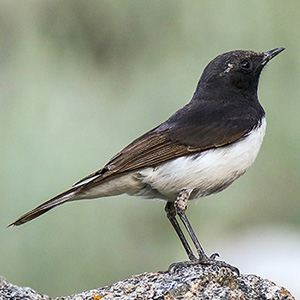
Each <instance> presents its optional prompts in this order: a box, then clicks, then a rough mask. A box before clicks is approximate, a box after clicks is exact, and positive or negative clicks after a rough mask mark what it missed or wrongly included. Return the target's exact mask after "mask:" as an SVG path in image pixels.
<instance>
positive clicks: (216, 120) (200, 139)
mask: <svg viewBox="0 0 300 300" xmlns="http://www.w3.org/2000/svg"><path fill="white" fill-rule="evenodd" d="M283 50H285V48H283V47H279V48H275V49H273V50H270V51H265V52H255V51H252V50H233V51H229V52H225V53H223V54H220V55H218V56H217V57H215V58H214V59H213V60H211V61H210V62H209V63H208V65H207V66H206V67H205V68H204V71H203V73H202V75H201V77H200V79H199V81H198V84H197V86H196V90H195V92H194V94H193V96H192V99H191V100H190V102H189V103H188V104H186V105H185V106H183V107H182V108H180V109H179V110H177V111H176V112H175V113H174V114H173V115H172V116H171V117H169V119H167V120H166V121H165V122H163V123H161V124H160V125H158V126H157V127H155V128H153V129H151V130H150V131H148V132H146V133H145V134H143V135H141V136H140V137H138V138H137V139H135V140H134V141H133V142H131V143H130V144H128V145H127V146H126V147H125V148H123V149H122V150H121V151H120V152H118V153H117V154H116V155H115V156H113V157H112V158H111V159H110V160H109V161H108V163H107V164H106V165H104V167H103V168H101V169H99V170H97V171H96V172H94V173H92V174H90V175H88V176H86V177H84V178H83V179H81V180H79V181H77V182H76V183H75V184H73V186H72V187H71V188H70V189H68V190H67V191H65V192H63V193H61V194H59V195H57V196H55V197H54V198H52V199H50V200H48V201H46V202H44V203H42V204H41V205H39V206H37V207H36V208H34V209H32V210H30V211H29V212H27V213H25V214H24V215H22V216H21V217H20V218H18V219H17V220H16V221H14V222H12V223H11V224H9V225H8V226H18V225H21V224H24V223H26V222H28V221H30V220H32V219H35V218H36V217H38V216H40V215H42V214H44V213H46V212H47V211H49V210H51V209H52V208H54V207H56V206H58V205H61V204H63V203H66V202H70V201H74V200H82V199H93V198H101V197H107V196H115V195H120V194H128V195H131V196H137V197H143V198H149V199H161V200H164V201H166V204H165V212H166V216H167V218H168V219H169V221H170V223H171V225H172V226H173V228H174V229H175V232H176V233H177V235H178V237H179V239H180V241H181V243H182V245H183V248H184V249H185V251H186V254H187V256H188V258H189V261H188V262H191V263H194V262H196V263H199V264H214V263H217V262H222V261H219V260H216V257H217V256H218V254H217V253H215V254H212V255H211V256H208V255H207V254H206V253H205V251H204V249H203V248H202V246H201V244H200V242H199V240H198V238H197V236H196V233H195V231H194V230H193V228H192V226H191V224H190V222H189V220H188V218H187V216H186V210H187V206H188V202H189V201H190V200H194V199H199V198H202V197H205V196H208V195H211V194H214V193H217V192H220V191H222V190H224V189H225V188H226V187H228V186H229V185H230V184H231V183H232V182H234V181H235V180H236V179H237V178H239V177H240V176H241V175H243V174H244V173H245V172H246V170H247V169H248V168H249V167H250V166H251V165H252V164H253V162H254V160H255V159H256V156H257V154H258V152H259V150H260V147H261V144H262V141H263V138H264V135H265V130H266V117H265V111H264V109H263V107H262V106H261V104H260V102H259V100H258V83H259V78H260V74H261V71H262V70H263V69H264V67H265V66H266V64H267V63H268V62H269V61H270V60H271V59H272V58H274V57H275V56H276V55H278V54H279V53H281V52H282V51H283ZM179 221H180V222H181V225H180V223H179ZM182 226H183V228H185V229H186V232H187V233H188V235H189V237H190V240H191V241H192V244H193V245H194V248H195V250H196V252H195V253H194V252H193V250H192V248H191V246H190V244H189V243H188V240H187V238H186V236H185V235H184V233H183V229H182ZM224 264H226V263H225V262H224Z"/></svg>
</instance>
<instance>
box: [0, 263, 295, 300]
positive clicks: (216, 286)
mask: <svg viewBox="0 0 300 300" xmlns="http://www.w3.org/2000/svg"><path fill="white" fill-rule="evenodd" d="M12 297H18V298H12ZM0 299H1V300H6V299H28V300H29V299H45V300H46V299H47V300H48V299H50V298H49V297H48V296H45V295H40V294H37V293H35V292H34V291H33V290H32V289H30V288H20V287H17V286H14V285H12V284H10V283H7V282H6V281H5V280H4V279H3V278H2V280H1V282H0ZM71 299H72V300H100V299H101V300H110V299H120V300H125V299H126V300H127V299H128V300H129V299H145V300H146V299H153V300H154V299H156V300H167V299H168V300H171V299H172V300H177V299H186V300H187V299H207V300H208V299H214V300H227V299H228V300H229V299H230V300H231V299H243V300H248V299H249V300H255V299H265V300H268V299H274V300H281V299H282V300H283V299H285V300H292V299H295V298H294V297H293V296H292V295H291V294H290V292H288V291H287V290H286V289H285V288H283V287H280V286H278V285H276V284H275V283H274V282H272V281H270V280H268V279H262V278H261V277H259V276H256V275H238V274H237V273H236V272H234V271H233V270H231V269H230V268H227V267H219V266H216V265H213V266H200V265H194V266H188V267H181V268H172V269H171V270H170V271H166V272H158V273H143V274H139V275H134V276H132V277H131V278H128V279H125V280H122V281H119V282H116V283H114V284H112V285H110V286H106V287H103V288H98V289H94V290H90V291H86V292H82V293H79V294H77V295H72V296H66V297H57V298H56V300H71Z"/></svg>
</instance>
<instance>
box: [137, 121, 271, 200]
mask: <svg viewBox="0 0 300 300" xmlns="http://www.w3.org/2000/svg"><path fill="white" fill-rule="evenodd" d="M265 130H266V119H265V117H263V118H262V120H261V122H260V124H259V126H257V127H255V128H254V129H253V130H251V131H250V132H249V133H248V134H247V135H246V136H244V137H243V138H241V139H239V140H238V141H236V142H234V143H231V144H229V145H226V146H222V147H218V148H212V149H209V150H206V151H203V152H201V153H197V154H191V155H189V156H183V157H179V158H176V159H173V160H171V161H169V162H166V163H164V164H161V165H159V166H156V167H153V168H146V169H143V170H140V171H139V172H138V177H139V179H140V180H141V181H142V182H143V184H144V189H142V190H140V191H139V192H138V193H137V194H136V195H139V196H144V197H146V198H155V197H156V198H162V199H167V200H175V199H176V197H177V195H178V193H179V191H180V190H181V189H183V188H191V189H193V193H192V195H191V199H196V198H200V197H203V196H206V195H209V194H212V193H216V192H219V191H221V190H223V189H224V188H226V187H227V186H228V185H230V184H231V183H232V182H233V181H234V180H236V179H237V178H238V177H240V176H241V175H242V174H244V173H245V172H246V170H247V169H248V168H249V167H250V166H251V165H252V164H253V162H254V160H255V158H256V156H257V154H258V152H259V149H260V146H261V144H262V141H263V137H264V135H265Z"/></svg>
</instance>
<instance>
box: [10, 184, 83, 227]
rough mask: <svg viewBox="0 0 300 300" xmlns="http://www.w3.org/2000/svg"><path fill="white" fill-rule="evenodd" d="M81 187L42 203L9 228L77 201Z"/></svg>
mask: <svg viewBox="0 0 300 300" xmlns="http://www.w3.org/2000/svg"><path fill="white" fill-rule="evenodd" d="M79 189H80V187H73V188H71V189H69V190H67V191H65V192H63V193H61V194H59V195H57V196H56V197H54V198H52V199H50V200H48V201H46V202H44V203H42V204H41V205H39V206H37V207H36V208H34V209H32V210H31V211H29V212H27V213H26V214H24V215H23V216H21V217H20V218H18V219H17V220H16V221H14V222H12V223H11V224H9V225H8V226H7V227H10V226H19V225H22V224H24V223H26V222H28V221H30V220H32V219H35V218H37V217H38V216H40V215H42V214H44V213H46V212H47V211H48V210H50V209H52V208H54V207H55V206H58V205H61V204H63V203H65V202H67V201H69V200H76V199H78V198H75V197H74V196H75V192H76V191H77V190H79Z"/></svg>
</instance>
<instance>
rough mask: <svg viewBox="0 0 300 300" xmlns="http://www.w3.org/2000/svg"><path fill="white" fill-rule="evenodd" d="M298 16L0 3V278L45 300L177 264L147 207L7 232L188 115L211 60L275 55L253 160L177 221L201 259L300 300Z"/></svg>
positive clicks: (229, 6) (97, 205)
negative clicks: (264, 123) (198, 246)
mask: <svg viewBox="0 0 300 300" xmlns="http://www.w3.org/2000/svg"><path fill="white" fill-rule="evenodd" d="M299 13H300V2H299V1H261V0H255V1H247V2H246V1H231V0H229V1H223V0H216V1H176V0H169V1H166V0H165V1H156V0H152V1H141V0H136V1H133V0H127V1H120V0H119V1H116V0H105V1H104V0H103V1H92V0H86V1H78V0H73V1H71V0H68V1H58V0H57V1H53V0H44V1H34V0H27V1H21V0H20V1H15V0H10V1H1V2H0V39H1V41H0V85H1V86H0V101H1V110H0V126H1V127H0V128H1V129H0V136H1V140H0V147H1V152H0V153H1V156H0V163H1V165H0V169H1V182H0V197H1V202H0V227H1V228H2V229H1V230H0V243H1V246H0V275H3V276H5V277H6V278H7V279H8V280H9V281H10V282H12V283H14V284H17V285H20V286H30V287H32V288H34V289H35V290H37V291H38V292H40V293H46V294H49V295H50V296H59V295H67V294H72V293H76V292H80V291H83V290H87V289H91V288H96V287H100V286H103V285H107V284H111V283H113V282H115V281H117V280H121V279H124V278H127V277H130V276H131V275H133V274H136V273H142V272H146V271H147V272H149V271H157V270H166V269H167V268H168V266H169V265H170V264H171V263H172V262H175V261H180V260H185V259H186V255H185V252H184V251H183V249H182V246H181V245H180V243H179V240H178V238H177V236H176V235H175V232H174V231H173V229H172V228H171V226H170V225H169V223H168V220H167V219H166V218H165V214H164V211H163V206H164V203H163V202H161V201H150V200H143V199H139V198H133V197H127V196H118V197H113V198H104V199H100V200H93V201H79V202H73V203H69V204H66V205H63V206H61V207H59V208H57V209H55V210H53V211H51V212H49V213H47V214H46V215H44V216H43V217H41V218H39V219H36V220H34V221H32V222H30V223H28V224H26V225H24V226H21V227H18V228H9V229H6V228H5V227H6V225H7V224H8V223H10V222H12V221H13V220H14V219H16V218H17V217H19V216H20V215H21V214H23V213H25V212H26V211H28V210H29V209H31V208H33V207H34V206H36V205H38V204H40V203H41V202H42V201H45V200H47V199H48V198H50V197H52V196H54V195H55V194H58V193H60V192H62V191H63V190H65V189H67V188H69V187H70V186H71V184H72V183H73V182H75V181H76V180H78V179H80V178H82V177H83V176H85V175H88V174H89V173H91V172H93V171H95V170H96V169H98V168H100V167H102V166H103V165H104V164H105V163H106V162H107V160H108V159H109V158H110V157H112V156H113V155H114V154H115V153H116V152H117V151H119V150H120V149H121V148H122V147H124V146H125V145H126V144H127V143H129V142H131V141H132V140H133V139H134V138H136V137H137V136H139V135H140V134H142V133H144V132H145V131H146V130H149V129H151V128H152V127H154V126H156V125H157V124H158V123H160V122H162V121H164V120H165V119H166V118H167V117H169V116H170V115H171V114H172V113H173V112H174V111H175V110H177V109H178V108H179V107H181V106H183V105H184V104H186V103H187V102H188V101H189V100H190V98H191V96H192V94H193V92H194V89H195V86H196V84H197V81H198V79H199V77H200V74H201V72H202V70H203V68H204V67H205V66H206V64H207V63H208V62H209V61H210V60H211V59H212V58H214V57H215V56H216V55H218V54H220V53H222V52H225V51H229V50H233V49H251V50H256V51H266V50H270V49H273V48H275V47H279V46H284V47H286V51H285V52H283V53H282V54H280V55H279V56H278V57H276V59H274V60H273V61H272V62H271V63H270V64H269V65H268V67H267V68H266V70H264V72H263V74H262V76H261V81H260V88H259V98H260V100H261V103H262V105H263V106H264V108H265V110H266V112H267V118H268V128H267V134H266V137H265V140H264V144H263V146H262V149H261V151H260V154H259V156H258V158H257V160H256V163H255V164H254V166H253V167H252V168H251V169H250V170H249V171H248V172H247V174H246V175H245V176H243V177H242V178H241V179H239V180H238V181H237V182H236V183H234V184H233V185H232V186H231V187H230V188H228V189H227V190H225V191H224V192H222V193H220V194H218V195H214V196H210V197H208V198H205V199H201V200H199V201H197V202H194V203H190V205H189V209H188V216H189V218H190V221H191V223H192V224H193V226H194V229H195V230H196V232H197V233H198V236H199V239H200V241H201V242H202V244H203V247H204V249H205V250H206V251H207V253H208V254H210V253H212V252H219V253H220V254H221V257H222V259H225V260H226V261H228V262H229V263H232V264H235V265H237V266H238V267H239V268H240V270H241V272H245V273H255V274H257V275H261V276H262V277H267V278H269V279H271V280H273V281H275V282H276V283H278V284H281V285H284V286H285V287H286V288H288V289H289V290H290V291H291V292H292V293H293V294H294V295H295V296H296V295H299V296H300V288H299V283H298V281H299V271H298V270H299V268H300V234H299V229H300V218H299V217H300V202H299V193H300V186H299V179H300V159H299V151H300V130H299V129H300V122H299V114H300V101H299V100H300V99H299V97H300V54H299V53H300V31H299V28H300V19H299Z"/></svg>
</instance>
